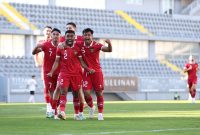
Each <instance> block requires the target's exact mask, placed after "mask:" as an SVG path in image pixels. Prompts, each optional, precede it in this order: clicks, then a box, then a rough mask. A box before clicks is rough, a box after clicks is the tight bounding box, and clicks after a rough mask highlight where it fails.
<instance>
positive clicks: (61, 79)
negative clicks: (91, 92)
mask: <svg viewBox="0 0 200 135" xmlns="http://www.w3.org/2000/svg"><path fill="white" fill-rule="evenodd" d="M81 84H82V76H81V75H79V76H69V75H65V74H61V73H60V74H59V76H58V82H57V85H58V87H60V88H69V87H71V88H72V90H73V91H78V90H79V89H80V88H81Z"/></svg>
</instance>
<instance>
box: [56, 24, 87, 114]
mask: <svg viewBox="0 0 200 135" xmlns="http://www.w3.org/2000/svg"><path fill="white" fill-rule="evenodd" d="M66 29H67V30H73V31H74V32H75V31H76V24H75V23H74V22H69V23H67V25H66ZM64 41H65V36H63V37H61V38H60V42H64ZM75 42H83V36H79V35H75ZM59 46H60V45H59ZM60 48H63V47H60ZM80 70H82V69H80ZM69 90H71V88H69ZM79 98H80V108H79V112H80V115H82V116H81V117H84V116H83V108H86V107H87V105H84V103H85V98H84V94H83V90H82V87H81V88H80V90H79Z"/></svg>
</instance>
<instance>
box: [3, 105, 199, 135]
mask: <svg viewBox="0 0 200 135" xmlns="http://www.w3.org/2000/svg"><path fill="white" fill-rule="evenodd" d="M66 113H67V119H66V120H65V121H63V120H54V119H47V118H45V104H42V103H36V104H29V103H18V104H17V103H16V104H4V103H0V135H79V134H83V135H98V134H103V135H107V134H110V135H199V134H200V104H199V103H195V104H192V103H190V102H189V101H128V102H126V101H123V102H105V111H104V119H105V120H104V121H98V120H97V115H95V118H94V119H88V118H87V119H86V120H84V121H75V120H73V106H72V103H68V104H67V111H66ZM84 114H85V116H86V117H87V116H88V109H85V110H84ZM96 114H97V113H96Z"/></svg>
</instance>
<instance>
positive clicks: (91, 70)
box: [78, 56, 95, 74]
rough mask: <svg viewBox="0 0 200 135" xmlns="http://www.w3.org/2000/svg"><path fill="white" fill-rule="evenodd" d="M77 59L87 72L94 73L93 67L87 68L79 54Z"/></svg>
mask: <svg viewBox="0 0 200 135" xmlns="http://www.w3.org/2000/svg"><path fill="white" fill-rule="evenodd" d="M78 58H79V61H80V63H81V66H82V67H83V68H84V69H85V70H86V71H87V72H88V73H89V74H94V73H95V70H94V69H91V68H89V67H88V66H87V65H86V63H85V62H84V60H83V58H82V56H79V57H78Z"/></svg>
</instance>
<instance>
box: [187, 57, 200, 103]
mask: <svg viewBox="0 0 200 135" xmlns="http://www.w3.org/2000/svg"><path fill="white" fill-rule="evenodd" d="M198 69H199V68H198V64H197V63H196V62H195V60H194V58H193V57H192V56H190V57H189V61H188V63H186V65H185V67H184V72H187V74H188V87H189V92H190V95H191V97H192V103H195V96H196V85H197V71H198Z"/></svg>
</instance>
